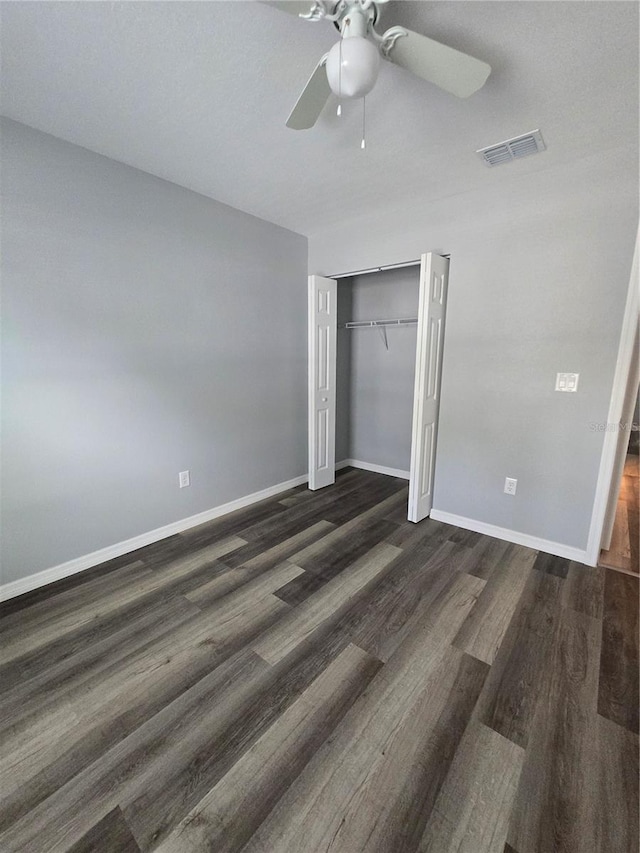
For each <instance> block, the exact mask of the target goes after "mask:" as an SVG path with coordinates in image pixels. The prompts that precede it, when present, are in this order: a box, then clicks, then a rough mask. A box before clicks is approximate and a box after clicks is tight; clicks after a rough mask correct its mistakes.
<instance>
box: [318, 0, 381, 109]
mask: <svg viewBox="0 0 640 853" xmlns="http://www.w3.org/2000/svg"><path fill="white" fill-rule="evenodd" d="M371 17H372V16H371V13H369V14H368V13H367V11H366V10H365V9H363V8H362V7H361V5H360V4H359V3H355V4H352V5H349V6H348V7H347V11H346V13H345V14H344V16H343V17H342V18H341V21H340V24H341V28H342V38H341V39H340V41H339V42H337V43H336V44H334V45H333V47H332V48H331V50H330V51H329V55H328V57H327V65H326V68H327V80H328V81H329V86H330V87H331V91H332V92H333V93H334V94H335V95H337V96H338V97H339V98H362V97H364V96H365V95H367V94H368V93H369V92H370V91H371V90H372V89H373V87H374V86H375V83H376V80H377V79H378V71H379V69H380V53H379V51H378V47H377V46H376V45H375V44H374V43H373V42H371V41H369V39H368V38H367V32H368V29H369V26H370V23H371Z"/></svg>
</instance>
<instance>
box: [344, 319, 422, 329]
mask: <svg viewBox="0 0 640 853" xmlns="http://www.w3.org/2000/svg"><path fill="white" fill-rule="evenodd" d="M417 322H418V318H417V317H404V318H401V319H398V320H350V321H349V322H348V323H344V324H343V328H344V329H375V328H379V327H385V326H413V325H415V324H416V323H417Z"/></svg>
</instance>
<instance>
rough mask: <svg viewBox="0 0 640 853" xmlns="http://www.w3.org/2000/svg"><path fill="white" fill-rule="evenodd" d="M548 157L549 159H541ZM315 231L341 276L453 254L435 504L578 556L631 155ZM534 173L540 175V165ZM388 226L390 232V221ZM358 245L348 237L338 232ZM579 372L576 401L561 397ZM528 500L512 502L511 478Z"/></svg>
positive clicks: (592, 472)
mask: <svg viewBox="0 0 640 853" xmlns="http://www.w3.org/2000/svg"><path fill="white" fill-rule="evenodd" d="M539 156H540V159H541V160H542V158H543V157H544V154H541V155H539ZM518 166H519V164H518V163H512V164H509V165H506V166H502V167H500V168H497V169H495V170H492V172H491V176H490V179H488V180H487V181H486V182H485V186H484V187H483V188H482V189H481V190H474V191H470V192H468V193H464V194H461V195H456V196H452V197H449V198H444V199H432V200H430V199H424V198H416V200H415V201H414V202H413V203H411V204H406V205H403V206H402V207H392V206H390V205H387V206H385V207H384V208H380V209H378V212H372V213H371V214H370V215H367V216H366V217H364V218H361V219H357V220H351V221H349V222H346V223H337V224H336V225H335V226H332V227H331V228H329V229H327V230H325V231H323V232H318V233H316V234H315V235H312V237H311V238H310V241H309V255H310V262H309V269H310V271H311V272H313V273H319V274H321V275H331V274H332V273H333V274H335V273H340V272H347V271H349V270H358V269H367V268H371V267H373V266H377V265H383V264H392V263H398V262H401V261H406V260H411V259H413V258H417V257H418V256H419V255H420V253H421V252H424V251H428V250H435V251H441V252H450V253H451V266H450V284H449V300H448V309H447V327H446V339H445V348H444V363H443V378H442V404H441V417H440V430H439V436H438V455H437V466H436V480H435V491H434V505H435V507H436V508H438V509H440V510H442V511H448V512H451V513H455V514H458V515H461V516H465V517H467V518H471V519H476V520H479V521H483V522H486V523H490V524H494V525H498V526H500V527H505V528H509V529H512V530H515V531H518V532H521V533H526V534H530V535H533V536H538V537H542V538H545V539H549V540H552V541H555V542H559V543H563V544H565V545H569V546H575V547H578V548H584V547H585V546H586V543H587V535H588V530H589V524H590V518H591V512H592V507H593V501H594V495H595V486H596V479H597V474H598V466H599V462H600V456H601V451H602V441H603V435H602V434H598V433H597V432H594V431H593V430H592V429H590V427H589V424H591V423H593V422H602V421H605V420H606V417H607V411H608V405H609V399H610V395H611V387H612V381H613V373H614V366H615V360H616V353H617V346H618V340H619V336H620V330H621V324H622V315H623V310H624V303H625V297H626V293H627V288H628V285H629V274H630V270H631V261H632V255H633V246H634V240H635V233H636V228H637V225H638V166H637V149H636V146H635V144H631V145H629V146H621V147H620V148H618V149H616V150H615V156H613V154H612V155H611V156H603V155H602V154H601V153H600V152H597V153H596V154H594V155H590V156H588V157H585V158H583V159H581V160H577V161H572V162H567V163H563V164H561V165H560V166H558V167H554V168H549V169H545V168H544V161H543V163H542V164H541V165H540V166H539V171H535V172H533V173H529V174H522V173H521V172H519V171H518ZM537 168H538V167H537ZM390 223H392V225H390ZM345 233H346V234H348V235H349V239H348V240H346V239H344V234H345ZM558 371H563V372H564V371H576V372H579V373H580V390H579V392H578V393H577V394H562V393H557V392H555V391H554V383H555V374H556V372H558ZM507 476H508V477H516V478H517V479H518V493H517V495H516V496H515V497H510V496H508V495H505V494H504V493H503V486H504V478H505V477H507Z"/></svg>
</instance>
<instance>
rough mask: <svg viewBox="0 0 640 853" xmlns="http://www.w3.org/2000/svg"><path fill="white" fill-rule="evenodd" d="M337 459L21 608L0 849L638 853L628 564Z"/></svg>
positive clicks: (7, 669) (14, 634) (12, 612)
mask: <svg viewBox="0 0 640 853" xmlns="http://www.w3.org/2000/svg"><path fill="white" fill-rule="evenodd" d="M406 501H407V486H406V483H405V482H403V481H401V480H396V479H394V478H390V477H384V476H381V475H377V474H372V473H368V472H363V471H354V470H350V469H347V470H346V471H344V472H342V473H341V475H340V476H339V477H338V479H337V482H336V484H335V486H332V487H330V488H328V489H324V490H322V491H320V492H318V493H311V492H309V491H308V490H306V489H305V488H304V487H300V488H298V489H293V490H291V491H290V492H287V493H285V494H282V495H278V496H277V497H275V498H272V499H269V500H267V501H264V502H262V503H261V504H257V505H254V506H252V507H249V508H247V509H244V510H240V511H238V512H236V513H233V514H231V515H229V516H225V517H224V518H221V519H218V520H216V521H214V522H211V523H209V524H206V525H203V526H202V527H200V528H197V529H194V530H190V531H188V532H186V533H184V534H180V535H176V536H172V537H170V538H169V539H167V540H165V541H164V542H161V543H157V544H155V545H152V546H149V547H148V548H144V549H142V550H140V551H138V552H136V553H133V554H129V555H127V556H126V557H121V558H119V559H117V560H114V561H112V562H111V563H108V564H105V565H103V566H101V567H98V568H96V569H94V570H92V571H90V572H87V573H84V574H83V575H82V576H76V577H74V578H69V579H67V580H65V581H62V582H60V583H58V584H54V585H52V586H51V587H48V588H46V589H43V590H38V591H36V592H33V593H30V594H27V595H25V596H22V597H21V598H20V599H16V600H13V601H11V602H8V603H7V604H6V605H5V606H4V608H3V617H2V620H1V622H0V636H1V637H2V644H1V657H0V686H1V696H0V732H1V736H2V754H1V766H0V780H1V781H0V794H1V800H0V849H2V850H3V851H34V853H40V852H41V853H56V852H57V853H63V851H74V853H80V851H87V852H88V851H97V853H101V851H102V852H103V853H118V851H129V852H132V851H136V852H137V853H141V852H142V853H146V851H151V850H158V851H162V853H198V852H199V851H202V853H204V851H215V853H221V851H229V853H230V852H231V851H244V853H258V851H260V853H320V851H323V853H326V851H331V853H365V852H366V853H383V851H384V853H415V851H421V852H422V853H424V851H431V853H449V851H451V853H453V851H457V852H458V853H460V851H464V853H485V852H486V853H489V851H496V853H503V851H511V853H595V851H600V853H605V851H606V853H637V850H638V579H637V578H636V577H633V576H631V575H624V574H619V573H615V572H611V571H606V570H605V569H604V568H598V569H592V568H588V567H586V566H582V565H579V564H577V563H572V562H569V561H567V560H562V559H559V558H556V557H550V556H548V555H546V554H538V553H537V552H535V551H531V550H529V549H527V548H524V547H520V546H517V545H510V544H508V543H505V542H500V541H498V540H495V539H490V538H488V537H484V536H480V535H479V534H475V533H469V532H468V531H462V530H459V529H457V528H455V527H450V526H448V525H445V524H442V523H439V522H435V521H432V520H430V519H427V520H425V521H424V522H421V523H420V524H418V525H413V524H410V523H409V522H407V521H405V513H406Z"/></svg>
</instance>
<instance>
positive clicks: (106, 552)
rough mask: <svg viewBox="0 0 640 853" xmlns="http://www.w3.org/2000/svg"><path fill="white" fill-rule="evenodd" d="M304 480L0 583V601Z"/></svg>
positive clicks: (299, 479)
mask: <svg viewBox="0 0 640 853" xmlns="http://www.w3.org/2000/svg"><path fill="white" fill-rule="evenodd" d="M306 482H307V475H306V474H303V475H301V476H300V477H294V478H293V479H292V480H287V481H286V482H284V483H278V484H277V485H275V486H269V488H267V489H262V490H261V491H259V492H253V493H252V494H250V495H245V496H244V497H242V498H237V499H236V500H234V501H229V502H228V503H226V504H220V506H216V507H214V508H213V509H207V510H205V511H204V512H199V513H198V514H197V515H191V516H189V517H188V518H183V519H181V520H180V521H173V522H172V523H171V524H166V525H165V526H164V527H158V528H156V529H155V530H150V531H149V532H148V533H141V534H140V536H134V537H133V538H131V539H126V540H125V541H124V542H118V543H117V544H115V545H109V546H108V547H107V548H101V549H100V550H99V551H93V552H92V553H91V554H85V555H84V556H83V557H76V559H75V560H69V561H68V562H67V563H60V564H59V565H58V566H53V567H52V568H50V569H44V570H43V571H41V572H36V574H33V575H29V577H26V578H20V580H16V581H12V582H11V583H6V584H2V585H0V601H6V600H7V599H9V598H15V596H16V595H23V594H24V593H25V592H31V590H33V589H38V587H41V586H46V585H47V584H50V583H53V582H54V581H59V580H62V578H67V577H70V576H71V575H75V574H77V573H78V572H83V571H84V570H85V569H91V568H93V567H94V566H99V565H100V563H106V561H107V560H113V559H114V557H121V556H122V555H123V554H128V553H130V552H131V551H136V550H137V549H138V548H144V546H145V545H151V543H152V542H159V541H160V539H166V538H167V536H173V535H174V534H175V533H182V532H183V531H184V530H189V529H190V528H191V527H197V526H198V525H199V524H204V523H205V522H207V521H213V519H214V518H219V517H220V516H221V515H226V514H227V513H229V512H234V510H237V509H242V508H243V507H245V506H249V505H250V504H254V503H258V501H263V500H265V499H266V498H271V497H273V496H274V495H277V494H279V493H280V492H286V491H287V489H293V488H294V486H299V485H300V484H301V483H306Z"/></svg>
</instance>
